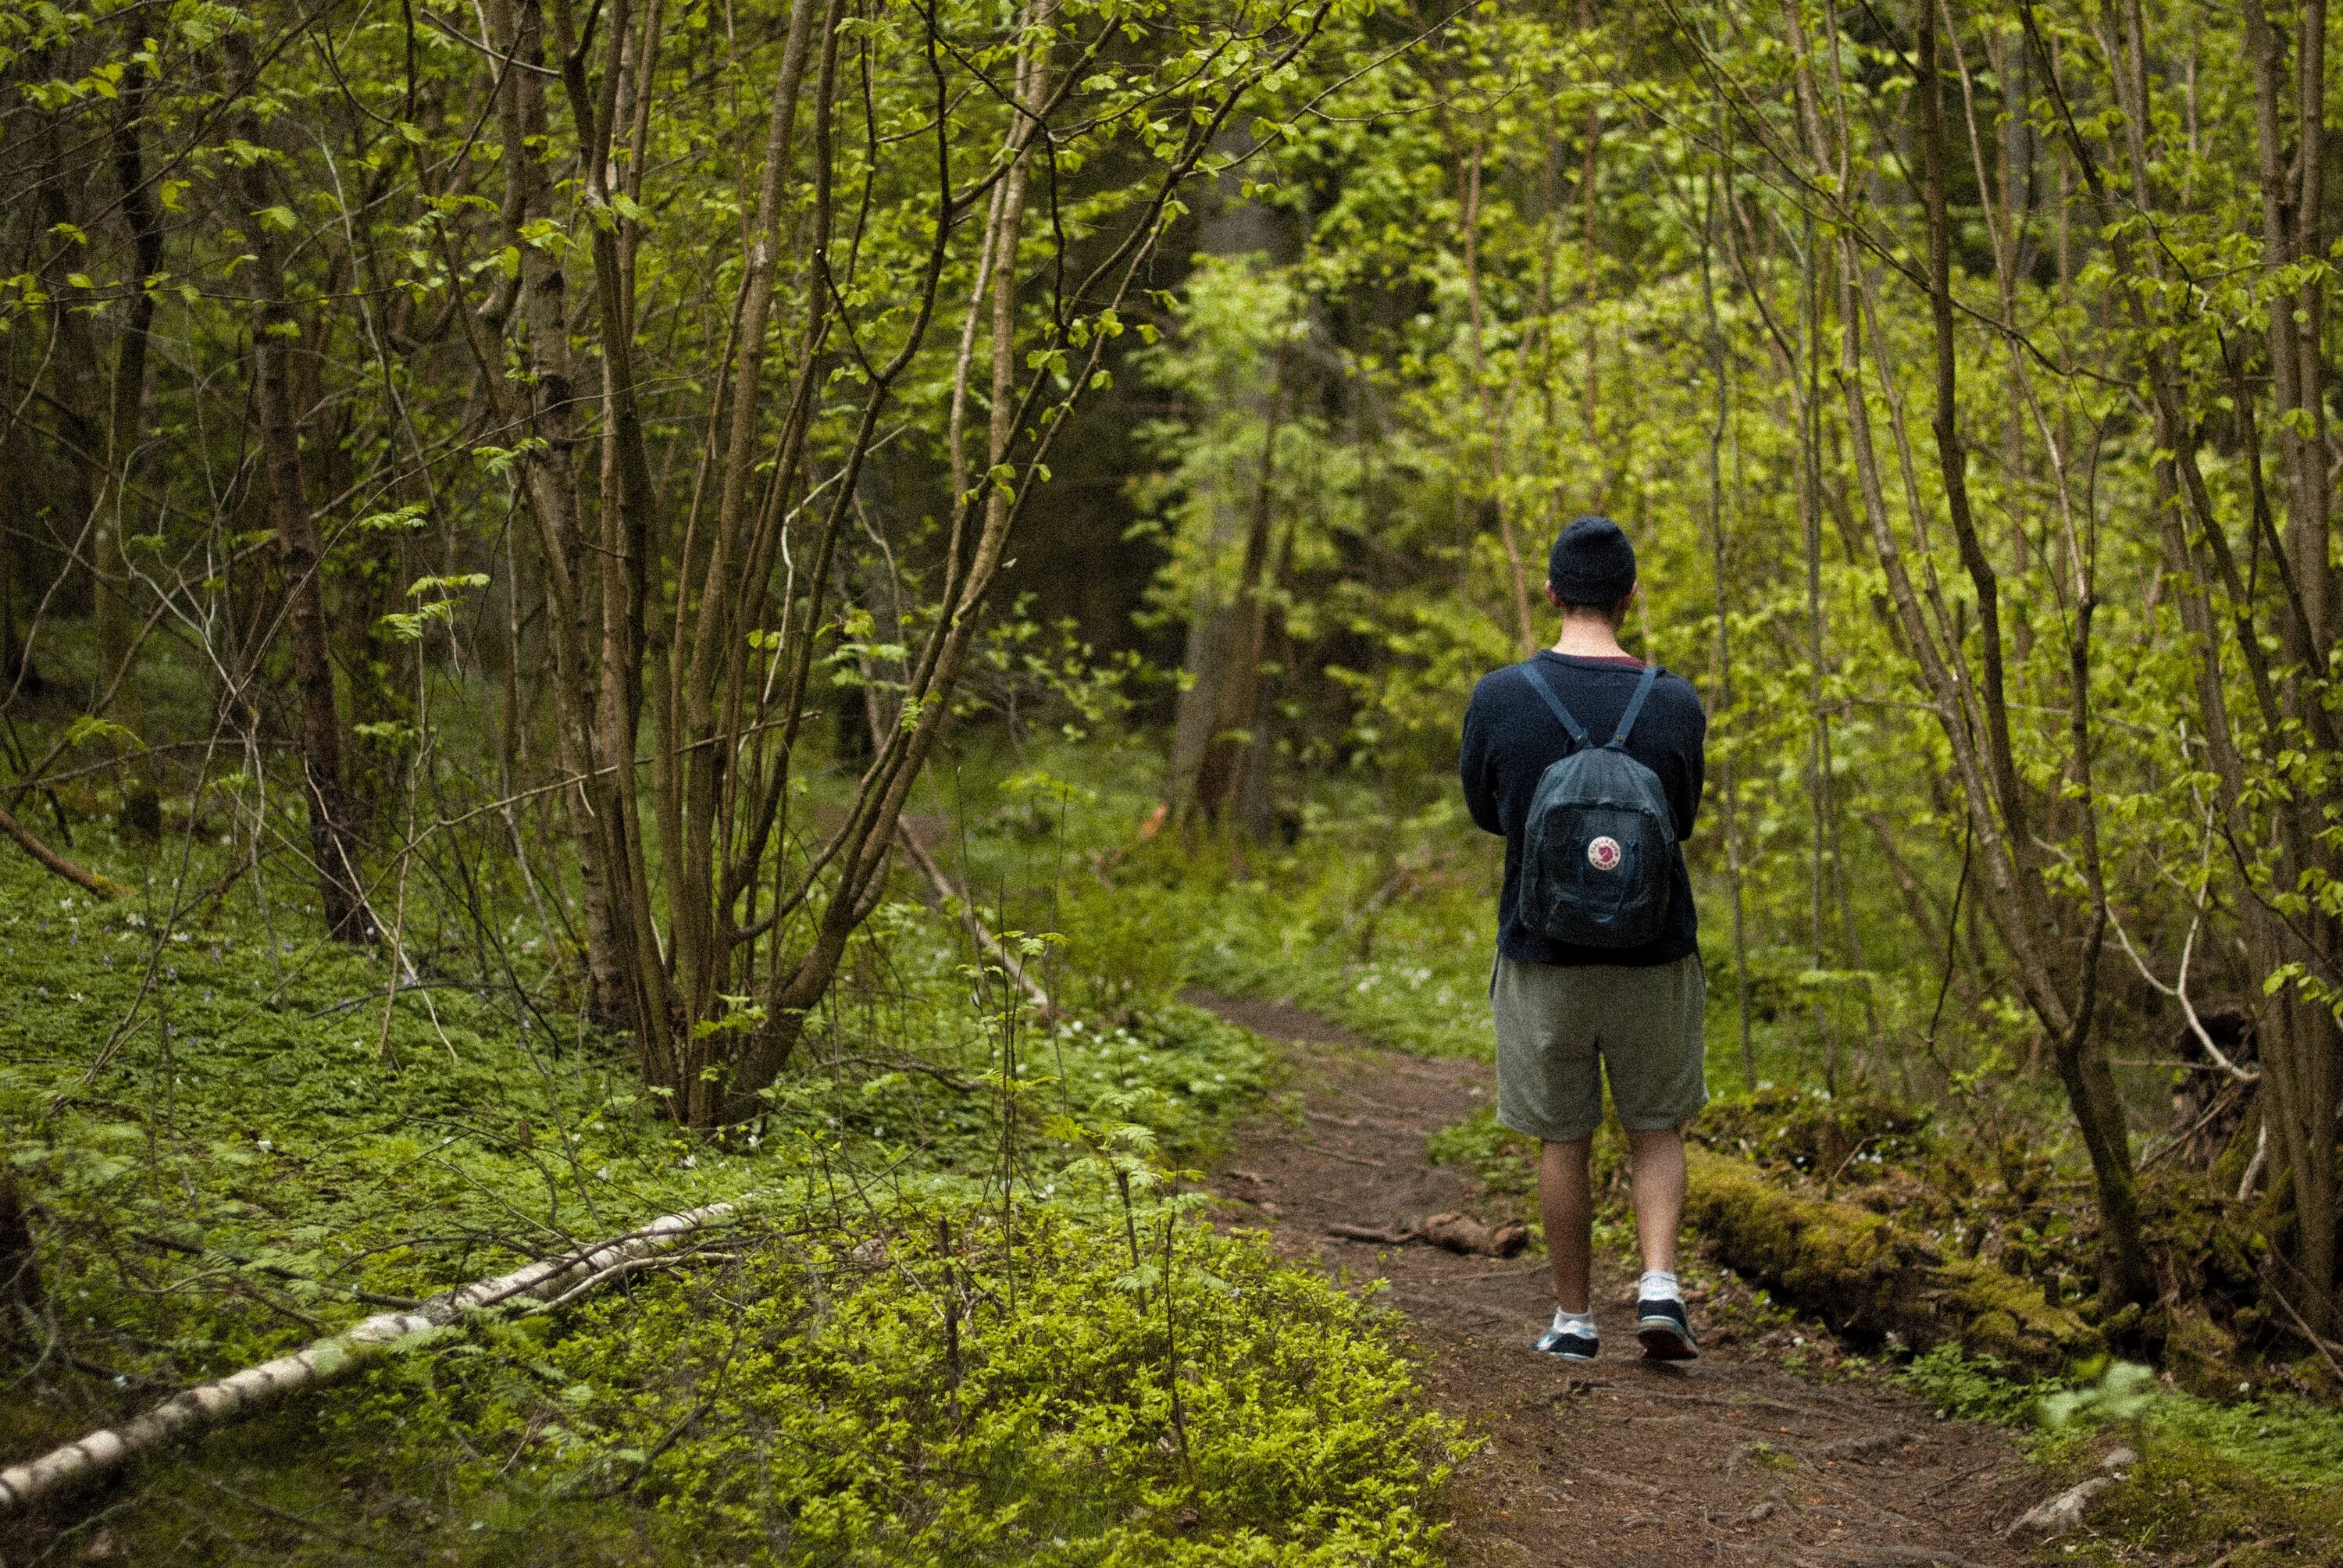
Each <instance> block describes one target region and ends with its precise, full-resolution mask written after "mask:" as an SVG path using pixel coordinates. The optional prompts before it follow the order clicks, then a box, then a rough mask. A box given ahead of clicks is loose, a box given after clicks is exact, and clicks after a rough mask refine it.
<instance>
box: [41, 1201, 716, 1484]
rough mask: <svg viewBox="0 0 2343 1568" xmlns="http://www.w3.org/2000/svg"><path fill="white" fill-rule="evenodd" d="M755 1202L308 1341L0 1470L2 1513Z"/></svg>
mask: <svg viewBox="0 0 2343 1568" xmlns="http://www.w3.org/2000/svg"><path fill="white" fill-rule="evenodd" d="M755 1196H757V1194H754V1193H751V1194H749V1197H747V1198H741V1199H736V1200H734V1201H732V1202H729V1203H710V1204H708V1205H707V1206H706V1207H704V1208H699V1209H689V1210H686V1211H683V1212H682V1213H679V1214H667V1215H662V1216H661V1217H660V1218H659V1219H656V1220H653V1221H651V1222H650V1223H649V1224H648V1225H645V1226H643V1227H642V1228H641V1229H640V1230H638V1231H629V1232H628V1233H627V1234H626V1235H623V1236H617V1237H613V1238H612V1239H611V1240H609V1241H602V1242H598V1243H596V1244H595V1245H594V1246H591V1247H589V1248H588V1249H586V1250H585V1251H580V1252H571V1253H567V1254H565V1255H563V1256H561V1257H558V1258H548V1259H546V1260H544V1261H540V1262H535V1263H531V1264H529V1265H528V1267H527V1268H524V1269H516V1270H515V1271H512V1272H511V1273H509V1274H499V1275H498V1276H497V1277H496V1278H494V1279H490V1280H476V1281H474V1282H472V1283H470V1284H468V1285H464V1286H461V1287H459V1288H458V1289H456V1290H454V1291H450V1292H447V1294H445V1295H441V1296H435V1297H433V1298H432V1299H431V1300H429V1301H427V1302H424V1303H423V1304H422V1305H421V1306H419V1307H417V1308H416V1309H415V1310H414V1311H412V1312H377V1313H376V1314H375V1315H374V1316H373V1317H370V1318H367V1320H365V1321H364V1322H360V1323H357V1324H356V1325H354V1326H352V1327H350V1328H347V1329H345V1330H343V1331H342V1332H339V1333H337V1334H328V1335H327V1336H326V1337H325V1338H323V1339H319V1340H314V1341H312V1342H310V1343H308V1344H307V1345H304V1346H302V1347H301V1348H300V1349H299V1350H297V1351H295V1352H292V1353H291V1354H290V1355H282V1356H278V1357H277V1359H276V1360H275V1361H270V1362H262V1363H261V1364H260V1365H258V1366H252V1367H246V1368H245V1369H244V1370H243V1371H242V1372H234V1373H231V1374H230V1375H228V1376H226V1377H224V1378H221V1379H218V1380H217V1381H216V1382H207V1383H203V1384H201V1385H199V1386H197V1387H195V1388H191V1389H189V1390H187V1391H186V1392H185V1393H182V1394H179V1395H177V1396H176V1397H174V1398H172V1399H167V1400H166V1401H164V1402H162V1403H161V1404H158V1405H156V1406H155V1407H154V1408H153V1409H152V1410H149V1411H147V1412H145V1413H144V1414H142V1415H139V1416H136V1417H135V1418H133V1419H132V1420H130V1421H127V1422H124V1423H123V1424H122V1425H120V1426H115V1427H101V1428H99V1429H98V1430H97V1431H96V1432H91V1433H90V1434H89V1435H88V1436H86V1437H84V1438H82V1439H81V1440H80V1441H78V1442H69V1443H67V1444H65V1446H64V1447H63V1448H56V1449H52V1450H50V1451H49V1452H46V1453H45V1454H43V1455H41V1456H40V1457H39V1458H38V1459H34V1460H28V1461H26V1462H25V1463H23V1464H15V1465H10V1466H9V1467H8V1468H7V1469H5V1470H0V1513H14V1512H15V1511H17V1510H20V1509H23V1508H25V1507H26V1506H27V1505H29V1504H31V1503H37V1502H39V1501H41V1500H42V1499H43V1498H45V1497H48V1496H51V1495H53V1494H55V1493H60V1492H63V1491H65V1490H66V1489H67V1488H69V1487H75V1486H80V1485H83V1484H85V1483H89V1482H92V1481H96V1480H97V1479H99V1478H100V1477H102V1476H105V1475H107V1474H110V1473H113V1472H115V1471H116V1470H119V1469H121V1468H122V1467H123V1466H124V1465H125V1464H126V1463H128V1462H130V1461H131V1460H133V1459H136V1458H137V1457H138V1456H140V1455H141V1454H144V1453H146V1452H150V1451H152V1450H154V1449H156V1448H160V1447H161V1446H162V1445H163V1444H165V1443H166V1442H171V1441H172V1440H173V1439H175V1438H177V1437H181V1436H184V1435H186V1434H189V1433H193V1432H203V1431H206V1430H208V1429H209V1428H212V1427H216V1426H224V1425H226V1423H227V1422H231V1421H236V1420H239V1419H241V1418H243V1417H245V1416H246V1415H250V1414H251V1413H253V1412H255V1411H257V1410H259V1409H261V1408H263V1407H264V1406H266V1405H269V1404H273V1403H275V1402H277V1400H280V1399H282V1398H284V1397H286V1396H287V1395H288V1394H293V1393H298V1392H302V1391H304V1390H306V1389H310V1388H315V1387H317V1386H319V1385H321V1384H324V1383H327V1382H334V1381H336V1380H337V1379H340V1378H343V1377H347V1376H348V1375H349V1374H350V1373H351V1372H354V1371H356V1370H357V1368H358V1367H359V1366H360V1365H361V1364H363V1362H365V1361H366V1360H367V1358H368V1357H369V1356H372V1355H377V1354H380V1353H382V1352H387V1351H389V1350H394V1349H398V1348H401V1347H402V1342H411V1341H413V1340H414V1339H415V1338H416V1337H417V1336H419V1335H422V1334H425V1333H427V1332H430V1331H432V1330H434V1329H440V1328H445V1327H447V1325H448V1324H450V1323H453V1322H458V1320H460V1319H463V1318H466V1317H469V1316H471V1315H472V1314H474V1313H476V1312H483V1311H486V1310H487V1309H488V1308H490V1307H494V1306H498V1305H499V1304H501V1303H503V1302H514V1301H532V1302H547V1303H551V1302H556V1301H561V1302H566V1301H568V1300H569V1299H570V1298H571V1297H573V1296H574V1295H576V1294H577V1293H578V1292H577V1291H575V1290H573V1289H572V1288H571V1287H573V1286H577V1285H578V1284H579V1282H581V1281H582V1282H587V1283H588V1284H599V1283H601V1282H604V1281H606V1280H608V1279H610V1278H613V1277H615V1276H616V1275H617V1274H618V1272H620V1271H623V1270H624V1269H625V1267H626V1265H628V1264H629V1263H632V1262H634V1261H638V1260H641V1259H648V1258H651V1257H655V1256H656V1255H658V1254H659V1253H661V1252H665V1251H670V1250H671V1249H673V1248H674V1247H676V1246H677V1245H678V1244H679V1243H680V1242H681V1241H684V1239H685V1238H687V1237H689V1236H690V1235H692V1234H693V1233H695V1232H697V1231H702V1230H705V1229H706V1228H707V1227H709V1225H713V1224H716V1223H718V1222H719V1221H723V1220H728V1219H729V1218H731V1217H732V1215H733V1214H734V1213H735V1212H737V1211H738V1210H739V1206H740V1204H741V1203H744V1202H747V1201H749V1199H751V1198H754V1197H755Z"/></svg>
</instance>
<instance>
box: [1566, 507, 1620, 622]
mask: <svg viewBox="0 0 2343 1568" xmlns="http://www.w3.org/2000/svg"><path fill="white" fill-rule="evenodd" d="M1545 580H1546V581H1547V582H1549V583H1551V584H1553V585H1554V597H1555V598H1559V599H1560V600H1562V602H1563V603H1564V604H1568V605H1581V606H1593V607H1594V608H1600V609H1608V608H1611V607H1612V606H1613V605H1614V604H1617V603H1618V602H1619V601H1620V600H1621V599H1623V598H1626V597H1627V596H1628V595H1629V594H1630V593H1632V592H1634V588H1635V547H1634V545H1631V544H1629V543H1628V542H1627V536H1626V534H1625V532H1624V530H1622V529H1621V528H1620V527H1619V525H1618V524H1616V523H1614V522H1613V521H1612V520H1611V519H1610V518H1596V517H1586V518H1579V519H1578V520H1577V521H1576V522H1574V523H1573V524H1571V525H1570V526H1569V527H1568V528H1564V529H1563V530H1562V537H1561V538H1558V539H1556V540H1554V552H1553V554H1551V555H1549V556H1548V557H1547V558H1546V568H1545Z"/></svg>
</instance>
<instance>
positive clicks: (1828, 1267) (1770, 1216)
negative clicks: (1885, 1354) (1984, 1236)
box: [1686, 1148, 2103, 1370]
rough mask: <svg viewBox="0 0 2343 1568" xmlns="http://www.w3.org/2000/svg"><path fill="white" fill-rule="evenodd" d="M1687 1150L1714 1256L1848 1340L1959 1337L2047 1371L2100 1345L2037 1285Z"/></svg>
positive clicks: (1691, 1210) (1694, 1210)
mask: <svg viewBox="0 0 2343 1568" xmlns="http://www.w3.org/2000/svg"><path fill="white" fill-rule="evenodd" d="M1688 1152H1689V1158H1690V1162H1691V1173H1692V1187H1691V1193H1690V1197H1689V1200H1688V1201H1687V1203H1686V1214H1687V1218H1688V1219H1689V1220H1690V1221H1691V1223H1692V1225H1693V1227H1694V1230H1696V1231H1698V1232H1699V1233H1700V1235H1701V1237H1702V1239H1703V1241H1704V1242H1705V1244H1706V1245H1707V1246H1708V1248H1709V1249H1710V1251H1712V1252H1713V1253H1714V1254H1715V1257H1716V1258H1717V1259H1718V1260H1719V1261H1722V1262H1724V1263H1725V1264H1727V1265H1729V1266H1730V1267H1732V1268H1733V1269H1735V1271H1738V1272H1740V1273H1742V1274H1744V1275H1746V1276H1747V1277H1749V1278H1751V1279H1753V1280H1755V1281H1756V1282H1759V1283H1760V1284H1763V1285H1765V1287H1766V1288H1767V1289H1768V1290H1771V1291H1772V1292H1774V1293H1775V1295H1777V1296H1779V1297H1780V1298H1781V1299H1783V1300H1784V1301H1785V1302H1789V1303H1791V1304H1792V1305H1795V1306H1796V1307H1799V1308H1801V1309H1802V1310H1805V1311H1806V1312H1813V1313H1814V1314H1815V1315H1816V1316H1817V1317H1819V1318H1821V1319H1822V1320H1823V1321H1824V1322H1826V1323H1828V1324H1829V1325H1830V1326H1831V1327H1832V1328H1833V1329H1835V1330H1836V1331H1837V1332H1841V1333H1844V1334H1846V1335H1848V1336H1849V1337H1851V1338H1854V1339H1855V1340H1858V1341H1864V1342H1872V1343H1879V1342H1885V1341H1887V1340H1889V1339H1890V1338H1891V1336H1892V1337H1893V1338H1895V1339H1897V1340H1900V1341H1901V1342H1904V1343H1905V1344H1907V1345H1910V1346H1912V1347H1914V1348H1916V1349H1925V1348H1926V1347H1929V1346H1932V1345H1937V1344H1943V1343H1947V1342H1956V1343H1958V1344H1960V1345H1961V1346H1963V1347H1964V1348H1965V1349H1966V1350H1968V1351H1969V1352H1972V1353H1975V1354H1979V1355H1990V1356H1993V1357H1996V1358H1997V1359H1999V1360H2001V1361H2004V1362H2009V1363H2011V1364H2013V1365H2017V1366H2025V1367H2032V1368H2036V1369H2042V1370H2055V1369H2056V1368H2058V1367H2062V1366H2064V1365H2065V1364H2066V1362H2070V1361H2072V1360H2074V1359H2075V1358H2077V1357H2078V1356H2084V1355H2090V1354H2094V1353H2097V1352H2098V1351H2099V1350H2100V1349H2102V1348H2103V1346H2102V1343H2101V1339H2100V1335H2099V1333H2098V1332H2097V1330H2096V1329H2094V1328H2092V1327H2091V1326H2090V1325H2089V1324H2088V1323H2086V1322H2083V1320H2082V1319H2081V1318H2079V1317H2077V1315H2076V1314H2075V1313H2074V1312H2071V1311H2069V1310H2068V1309H2066V1308H2064V1307H2060V1306H2057V1305H2055V1304H2053V1303H2052V1302H2050V1301H2049V1300H2048V1299H2047V1298H2046V1297H2045V1296H2044V1295H2043V1293H2042V1288H2041V1287H2040V1286H2039V1285H2037V1284H2036V1283H2035V1282H2032V1281H2030V1280H2024V1279H2019V1278H2017V1277H2016V1276H2014V1275H2011V1274H2008V1273H2006V1272H2004V1271H2002V1270H2000V1269H1998V1268H1996V1267H1994V1266H1993V1265H1992V1264H1990V1263H1985V1262H1979V1261H1976V1260H1974V1259H1968V1258H1959V1257H1955V1258H1951V1259H1947V1258H1946V1257H1944V1256H1943V1255H1942V1253H1941V1252H1940V1251H1938V1250H1937V1249H1936V1246H1934V1245H1933V1244H1932V1243H1931V1242H1930V1241H1928V1240H1927V1239H1926V1237H1923V1236H1919V1235H1916V1234H1915V1233H1913V1232H1912V1231H1907V1230H1905V1229H1904V1228H1902V1227H1901V1226H1898V1225H1897V1224H1896V1222H1895V1221H1892V1220H1890V1219H1887V1218H1885V1217H1883V1216H1881V1215H1878V1214H1875V1213H1872V1212H1870V1211H1867V1210H1865V1209H1863V1208H1860V1207H1858V1206H1856V1205H1855V1204H1854V1203H1850V1202H1841V1201H1834V1200H1828V1199H1823V1198H1817V1197H1814V1196H1811V1195H1808V1194H1804V1193H1799V1192H1794V1191H1788V1190H1786V1189H1785V1188H1783V1187H1781V1186H1780V1185H1778V1184H1776V1183H1775V1182H1774V1181H1769V1180H1767V1179H1766V1177H1765V1174H1764V1173H1763V1172H1762V1171H1758V1170H1757V1169H1756V1168H1755V1166H1753V1165H1750V1164H1749V1163H1747V1162H1746V1161H1741V1160H1736V1159H1734V1158H1732V1157H1731V1156H1729V1155H1725V1154H1719V1153H1717V1152H1715V1151H1713V1150H1707V1149H1697V1148H1695V1149H1693V1150H1691V1151H1688Z"/></svg>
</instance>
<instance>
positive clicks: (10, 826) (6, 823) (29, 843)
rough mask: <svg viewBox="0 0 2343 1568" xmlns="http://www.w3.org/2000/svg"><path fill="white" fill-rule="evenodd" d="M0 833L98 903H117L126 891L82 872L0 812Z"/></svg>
mask: <svg viewBox="0 0 2343 1568" xmlns="http://www.w3.org/2000/svg"><path fill="white" fill-rule="evenodd" d="M0 833H5V834H7V835H8V837H10V838H11V839H15V840H16V843H17V845H18V846H19V847H20V848H21V849H23V850H24V851H25V853H26V854H27V855H30V856H32V857H33V859H35V860H38V861H39V862H40V863H41V864H42V865H44V866H46V867H47V868H48V869H50V870H52V871H55V873H56V874H57V875H58V876H60V877H63V878H64V879H65V880H66V881H68V882H71V883H72V884H73V885H74V886H75V887H76V888H79V889H81V890H84V891H85V892H87V893H90V894H92V895H94V896H95V897H97V898H101V899H108V900H111V899H119V898H122V897H123V896H125V895H126V893H128V891H129V890H128V889H127V888H125V887H124V886H123V885H122V884H121V883H119V882H117V881H116V880H115V879H113V878H111V877H101V876H99V875H98V874H97V873H96V871H85V870H84V869H82V868H81V867H79V866H76V865H75V864H74V863H73V862H72V861H71V860H68V859H65V857H64V856H63V855H60V854H58V853H57V852H56V851H55V849H50V848H49V847H48V846H47V845H46V844H44V843H42V842H41V841H40V840H39V839H35V837H33V835H32V834H31V833H30V832H28V831H26V830H25V825H24V824H23V823H22V822H19V821H17V820H16V819H15V818H14V817H12V816H10V815H9V814H8V812H7V811H6V810H5V809H0Z"/></svg>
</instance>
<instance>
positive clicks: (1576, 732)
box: [1513, 658, 1586, 751]
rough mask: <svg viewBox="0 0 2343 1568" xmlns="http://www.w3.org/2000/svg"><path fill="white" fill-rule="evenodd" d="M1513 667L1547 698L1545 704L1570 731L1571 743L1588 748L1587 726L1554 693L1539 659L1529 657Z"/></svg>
mask: <svg viewBox="0 0 2343 1568" xmlns="http://www.w3.org/2000/svg"><path fill="white" fill-rule="evenodd" d="M1513 668H1516V669H1518V670H1520V671H1521V672H1522V678H1523V679H1524V680H1526V681H1528V682H1529V683H1530V689H1532V690H1534V691H1535V692H1536V693H1537V694H1538V695H1539V696H1540V697H1543V698H1544V699H1545V705H1546V706H1547V707H1548V708H1551V709H1554V718H1556V719H1560V720H1561V721H1562V727H1563V728H1564V729H1566V730H1568V731H1569V732H1570V743H1571V744H1572V745H1573V746H1574V747H1576V748H1578V749H1580V750H1582V751H1584V749H1586V726H1584V724H1581V723H1580V722H1578V720H1577V719H1573V718H1572V717H1571V716H1570V709H1567V708H1564V706H1563V705H1562V699H1561V698H1560V697H1558V696H1556V695H1555V694H1554V688H1553V687H1552V686H1551V685H1549V684H1547V681H1546V678H1545V677H1544V675H1543V674H1541V673H1539V670H1538V667H1537V660H1535V659H1534V658H1533V659H1527V660H1524V661H1523V662H1522V663H1520V664H1517V665H1515V666H1514V667H1513Z"/></svg>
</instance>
